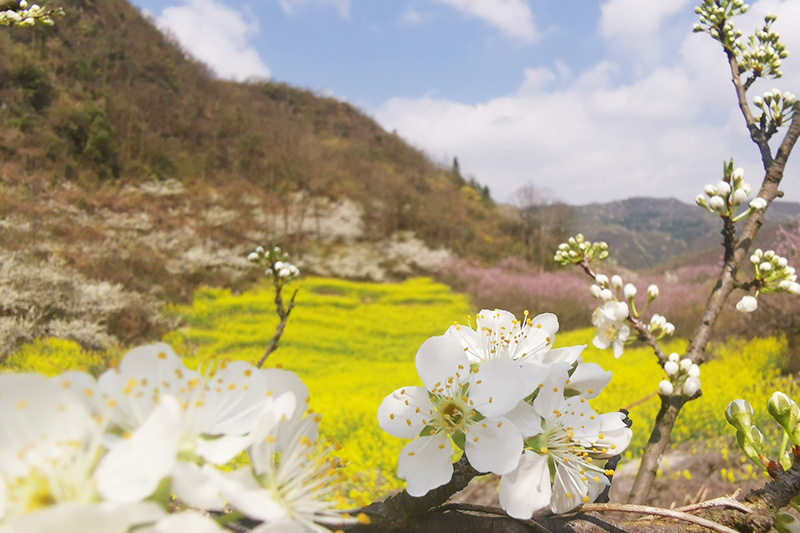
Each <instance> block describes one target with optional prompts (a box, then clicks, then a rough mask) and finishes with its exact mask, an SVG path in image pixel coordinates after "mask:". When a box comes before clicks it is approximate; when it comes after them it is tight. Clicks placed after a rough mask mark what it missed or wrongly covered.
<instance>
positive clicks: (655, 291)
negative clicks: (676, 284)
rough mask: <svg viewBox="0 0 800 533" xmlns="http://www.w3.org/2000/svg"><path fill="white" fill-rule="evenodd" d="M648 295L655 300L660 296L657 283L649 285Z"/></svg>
mask: <svg viewBox="0 0 800 533" xmlns="http://www.w3.org/2000/svg"><path fill="white" fill-rule="evenodd" d="M647 297H648V298H649V299H650V300H655V299H656V298H658V287H657V286H655V285H650V286H649V287H647Z"/></svg>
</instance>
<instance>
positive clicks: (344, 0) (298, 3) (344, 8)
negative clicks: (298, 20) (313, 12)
mask: <svg viewBox="0 0 800 533" xmlns="http://www.w3.org/2000/svg"><path fill="white" fill-rule="evenodd" d="M312 2H316V3H319V4H330V5H332V6H333V7H334V8H335V9H336V11H337V12H338V13H339V16H340V17H342V18H343V19H345V20H347V19H349V18H350V0H280V1H279V3H280V6H281V9H283V12H284V13H286V14H287V15H295V14H297V10H298V9H300V8H303V7H305V6H306V5H308V4H310V3H312Z"/></svg>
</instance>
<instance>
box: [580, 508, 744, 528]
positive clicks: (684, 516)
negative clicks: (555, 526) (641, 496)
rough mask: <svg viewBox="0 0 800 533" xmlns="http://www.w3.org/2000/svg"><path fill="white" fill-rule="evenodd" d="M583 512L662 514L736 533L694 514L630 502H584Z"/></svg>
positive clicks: (666, 516)
mask: <svg viewBox="0 0 800 533" xmlns="http://www.w3.org/2000/svg"><path fill="white" fill-rule="evenodd" d="M581 509H582V511H584V512H592V511H596V512H601V513H606V512H615V511H616V512H622V513H634V514H646V515H649V516H663V517H665V518H675V519H676V520H683V521H684V522H689V523H691V524H696V525H698V526H702V527H705V528H708V529H710V530H712V531H718V532H719V533H736V531H734V530H733V529H731V528H729V527H727V526H723V525H722V524H717V523H716V522H712V521H711V520H707V519H705V518H702V517H700V516H694V515H691V514H689V513H684V512H681V511H678V510H676V509H662V508H661V507H650V506H648V505H631V504H616V503H598V504H591V503H590V504H586V505H584V506H583V507H582V508H581Z"/></svg>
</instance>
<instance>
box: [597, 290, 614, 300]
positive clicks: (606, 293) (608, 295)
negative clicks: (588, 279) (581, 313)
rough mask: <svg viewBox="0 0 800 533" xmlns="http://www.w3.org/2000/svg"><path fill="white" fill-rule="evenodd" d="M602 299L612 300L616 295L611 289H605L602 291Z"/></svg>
mask: <svg viewBox="0 0 800 533" xmlns="http://www.w3.org/2000/svg"><path fill="white" fill-rule="evenodd" d="M600 299H601V300H603V301H604V302H610V301H611V300H613V299H614V295H613V294H612V292H611V290H610V289H603V290H602V291H600Z"/></svg>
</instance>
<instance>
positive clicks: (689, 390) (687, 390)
mask: <svg viewBox="0 0 800 533" xmlns="http://www.w3.org/2000/svg"><path fill="white" fill-rule="evenodd" d="M699 390H700V379H698V378H686V382H685V383H684V384H683V391H682V392H683V394H684V396H688V397H689V398H691V397H692V396H694V395H695V394H697V391H699Z"/></svg>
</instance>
